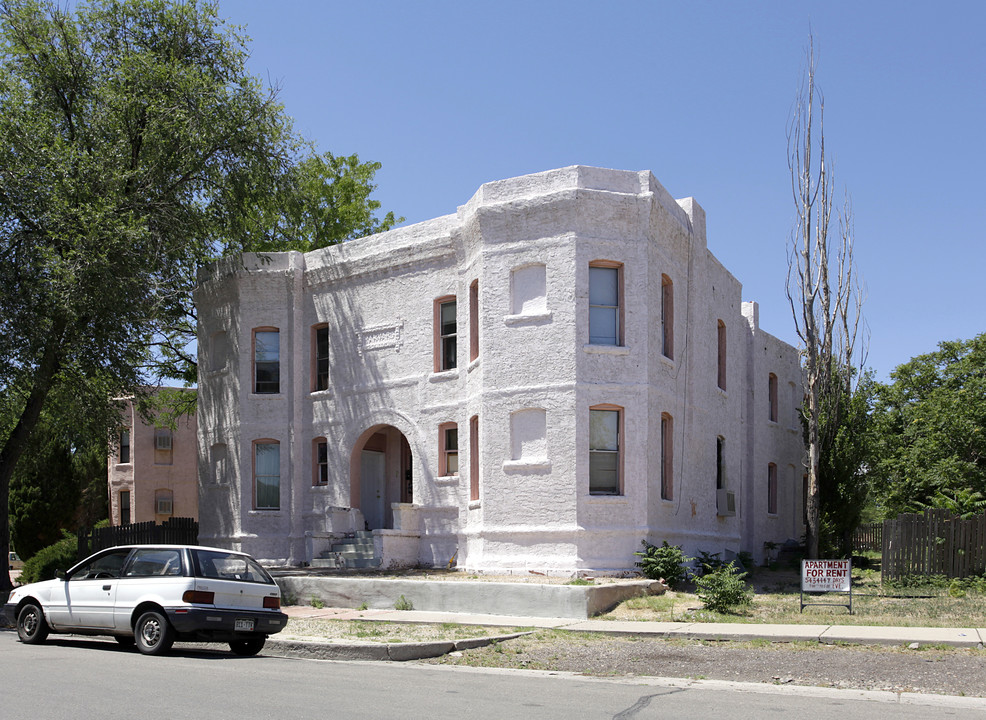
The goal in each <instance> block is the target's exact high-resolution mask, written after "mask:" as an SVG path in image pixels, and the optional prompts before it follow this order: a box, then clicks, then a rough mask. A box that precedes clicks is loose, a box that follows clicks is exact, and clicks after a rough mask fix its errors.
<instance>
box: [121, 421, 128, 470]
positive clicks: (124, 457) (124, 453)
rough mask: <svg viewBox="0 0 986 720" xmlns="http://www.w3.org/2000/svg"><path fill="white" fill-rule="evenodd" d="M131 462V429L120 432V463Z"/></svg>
mask: <svg viewBox="0 0 986 720" xmlns="http://www.w3.org/2000/svg"><path fill="white" fill-rule="evenodd" d="M129 462H130V428H123V429H122V430H120V463H121V464H126V463H129Z"/></svg>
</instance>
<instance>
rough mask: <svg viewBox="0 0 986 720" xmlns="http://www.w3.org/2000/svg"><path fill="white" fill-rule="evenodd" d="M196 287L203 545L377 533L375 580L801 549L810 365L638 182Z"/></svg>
mask: <svg viewBox="0 0 986 720" xmlns="http://www.w3.org/2000/svg"><path fill="white" fill-rule="evenodd" d="M200 280H201V282H200V286H199V288H198V290H197V292H196V304H197V307H198V313H199V335H198V344H199V367H200V375H199V405H198V408H199V409H198V412H199V415H198V428H199V430H198V441H199V484H200V503H199V507H200V541H201V542H204V543H207V544H213V545H220V546H230V547H236V548H238V549H242V550H245V551H247V552H250V553H252V554H253V555H255V556H257V557H259V558H263V559H264V561H267V562H272V563H279V564H300V563H308V562H312V561H313V559H315V558H317V557H318V556H319V554H320V553H322V552H323V551H324V550H325V549H326V548H328V546H329V545H330V544H331V543H332V542H333V540H334V539H335V538H337V537H338V536H339V535H341V534H344V533H347V532H352V531H353V530H362V529H364V528H367V529H369V530H372V531H373V534H374V538H375V541H376V548H377V553H378V555H379V556H380V557H381V558H382V560H383V564H384V566H385V567H386V566H388V565H407V564H422V565H426V566H445V565H446V564H448V563H449V562H450V561H453V559H454V563H455V564H456V565H457V566H458V567H460V568H465V569H468V570H474V571H491V572H492V571H499V572H502V571H509V572H527V571H529V570H533V571H537V572H546V573H555V574H561V573H571V572H576V571H593V572H600V573H602V572H616V571H622V570H628V569H632V568H633V567H634V561H635V560H636V559H637V558H636V557H635V556H634V554H633V553H634V552H635V551H637V550H639V549H640V547H641V540H647V541H649V542H652V543H655V544H659V543H660V542H661V541H662V540H667V541H669V542H671V543H673V544H680V545H682V546H683V547H684V548H685V550H686V552H690V553H695V552H696V551H698V550H705V551H709V552H721V551H726V552H727V554H728V553H732V552H739V551H743V550H745V551H749V552H751V553H752V554H753V555H754V556H755V557H757V558H762V557H763V552H764V543H767V542H783V541H785V540H787V539H789V538H798V537H800V535H801V534H802V533H803V523H802V518H803V514H802V512H803V511H802V502H803V501H802V475H803V472H802V453H803V447H802V441H801V432H800V422H799V419H798V406H799V405H800V387H801V383H800V369H799V358H798V353H797V351H796V350H795V349H794V348H793V347H791V346H789V345H787V344H786V343H784V342H781V341H780V340H778V339H777V338H775V337H773V336H771V335H769V334H768V333H766V332H764V331H763V330H762V329H761V328H760V327H759V322H758V314H757V306H756V304H755V303H744V302H743V301H742V299H741V289H742V288H741V286H740V283H739V282H738V281H737V280H736V279H735V278H734V277H733V276H732V275H731V274H730V273H729V272H728V271H727V270H726V269H725V268H724V267H723V266H722V265H721V264H720V263H719V261H718V260H716V258H715V257H714V256H713V255H712V253H710V252H709V250H708V247H707V245H706V234H705V213H704V211H703V210H702V208H701V207H700V206H699V205H698V203H697V202H695V201H694V200H693V199H691V198H688V199H684V200H678V201H676V200H674V199H673V198H672V197H671V195H669V194H668V192H667V191H666V190H665V189H664V188H663V187H662V186H661V184H660V183H659V182H658V181H657V180H656V179H655V178H654V176H653V175H652V174H651V173H649V172H646V171H645V172H626V171H616V170H605V169H600V168H592V167H582V166H574V167H568V168H563V169H559V170H553V171H549V172H544V173H539V174H535V175H529V176H525V177H519V178H512V179H509V180H503V181H499V182H492V183H488V184H485V185H483V186H482V187H481V188H480V189H479V190H478V191H477V192H476V194H475V195H474V196H473V197H472V199H470V200H469V202H467V203H466V204H465V205H463V206H461V207H460V208H459V209H458V211H457V212H456V213H455V214H454V215H448V216H445V217H440V218H436V219H434V220H430V221H427V222H423V223H419V224H416V225H411V226H407V227H401V228H398V229H395V230H391V231H389V232H386V233H382V234H379V235H375V236H372V237H367V238H362V239H360V240H356V241H352V242H348V243H345V244H342V245H337V246H333V247H329V248H325V249H322V250H317V251H314V252H310V253H306V254H302V253H298V252H285V253H272V254H268V255H254V254H248V255H244V256H242V257H237V258H227V259H225V260H223V261H221V262H219V263H217V264H216V265H214V266H212V267H210V268H208V269H207V270H206V271H205V272H203V274H202V276H201V278H200Z"/></svg>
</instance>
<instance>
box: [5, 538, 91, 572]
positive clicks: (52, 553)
mask: <svg viewBox="0 0 986 720" xmlns="http://www.w3.org/2000/svg"><path fill="white" fill-rule="evenodd" d="M63 534H64V536H65V537H63V538H62V539H61V540H59V541H58V542H56V543H55V544H54V545H49V546H48V547H45V548H41V549H40V550H38V552H36V553H35V554H34V555H33V556H32V557H31V559H30V560H25V561H24V568H23V569H22V570H21V577H20V583H21V584H27V583H32V582H38V581H39V580H51V579H52V578H53V577H55V570H68V569H69V568H70V567H72V566H73V565H75V563H76V562H78V554H79V541H78V540H77V539H76V537H75V535H72V534H71V533H67V532H65V533H63Z"/></svg>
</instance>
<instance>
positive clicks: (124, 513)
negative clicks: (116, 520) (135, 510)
mask: <svg viewBox="0 0 986 720" xmlns="http://www.w3.org/2000/svg"><path fill="white" fill-rule="evenodd" d="M120 524H121V525H129V524H130V491H129V490H121V491H120Z"/></svg>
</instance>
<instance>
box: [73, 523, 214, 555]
mask: <svg viewBox="0 0 986 720" xmlns="http://www.w3.org/2000/svg"><path fill="white" fill-rule="evenodd" d="M78 537H79V560H83V559H85V558H87V557H89V556H90V555H92V554H93V553H94V552H97V551H99V550H102V549H104V548H108V547H113V546H114V545H195V544H196V543H198V540H199V524H198V523H197V522H196V521H195V520H194V519H192V518H169V519H168V520H165V521H164V522H163V523H161V524H160V525H158V524H157V523H155V522H154V521H153V520H149V521H148V522H142V523H130V524H129V525H113V526H110V527H102V528H91V529H88V530H87V529H83V530H80V531H79V535H78Z"/></svg>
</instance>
